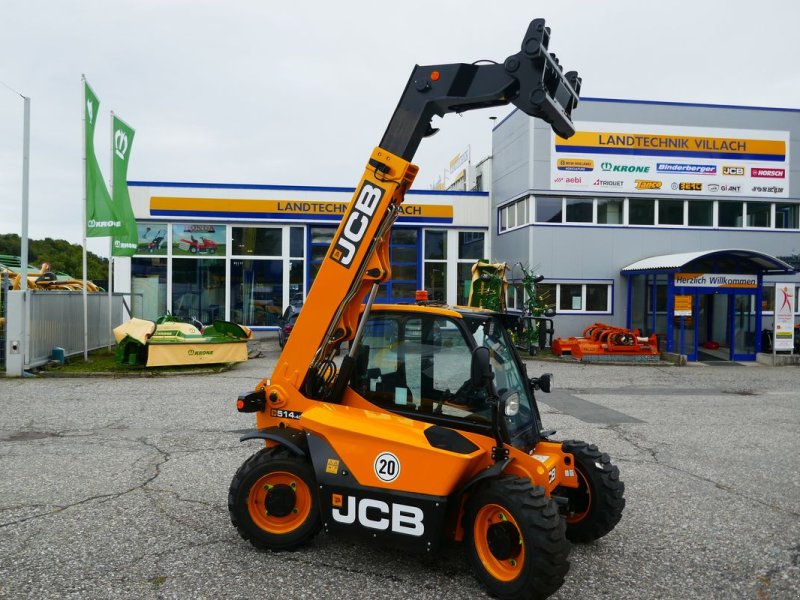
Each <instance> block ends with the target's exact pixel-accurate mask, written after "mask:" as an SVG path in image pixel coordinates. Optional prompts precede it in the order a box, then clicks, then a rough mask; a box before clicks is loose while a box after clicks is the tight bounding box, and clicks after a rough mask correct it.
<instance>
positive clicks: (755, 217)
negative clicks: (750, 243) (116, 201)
mask: <svg viewBox="0 0 800 600" xmlns="http://www.w3.org/2000/svg"><path fill="white" fill-rule="evenodd" d="M771 224H772V204H770V203H769V202H748V203H747V226H748V227H769V226H770V225H771Z"/></svg>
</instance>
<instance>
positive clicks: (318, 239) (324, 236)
mask: <svg viewBox="0 0 800 600" xmlns="http://www.w3.org/2000/svg"><path fill="white" fill-rule="evenodd" d="M335 233H336V229H335V228H334V227H312V228H311V272H310V274H309V276H310V281H309V282H308V285H309V288H310V287H311V284H312V283H313V281H314V279H316V277H317V273H318V272H319V268H320V267H321V266H322V261H323V260H325V255H326V254H327V253H328V248H330V245H331V242H332V241H333V236H334V234H335Z"/></svg>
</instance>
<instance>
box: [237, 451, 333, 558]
mask: <svg viewBox="0 0 800 600" xmlns="http://www.w3.org/2000/svg"><path fill="white" fill-rule="evenodd" d="M228 511H229V512H230V516H231V522H232V523H233V525H234V527H236V529H237V531H238V532H239V535H241V536H242V538H244V539H245V540H248V541H249V542H250V543H251V544H253V545H254V546H256V547H257V548H265V549H269V550H288V549H291V548H294V547H296V546H300V545H302V544H304V543H306V542H308V541H309V540H310V539H311V538H312V537H314V535H316V534H317V532H318V531H319V530H320V526H321V521H320V515H319V502H318V499H317V495H316V482H315V478H314V471H313V469H312V467H311V465H310V464H309V462H308V461H307V460H304V459H302V458H299V457H296V456H292V455H291V454H290V453H289V452H288V451H287V450H286V449H285V448H280V447H278V448H265V449H263V450H261V451H259V452H257V453H256V454H254V455H253V456H251V457H250V458H249V459H247V460H246V461H245V462H244V464H243V465H242V466H241V467H239V470H238V471H237V472H236V475H234V477H233V481H231V487H230V491H229V492H228Z"/></svg>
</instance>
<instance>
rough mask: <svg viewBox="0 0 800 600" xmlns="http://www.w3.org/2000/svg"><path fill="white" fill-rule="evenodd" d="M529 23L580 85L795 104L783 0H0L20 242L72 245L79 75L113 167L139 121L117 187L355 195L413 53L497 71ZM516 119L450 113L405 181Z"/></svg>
mask: <svg viewBox="0 0 800 600" xmlns="http://www.w3.org/2000/svg"><path fill="white" fill-rule="evenodd" d="M537 17H544V18H545V19H546V20H547V25H548V26H549V27H551V28H552V33H551V43H550V49H551V51H554V52H556V53H557V54H558V56H559V59H560V60H561V64H562V65H563V66H565V68H566V70H577V71H578V72H579V73H580V75H581V77H582V78H583V89H582V95H583V96H587V97H604V98H631V99H645V100H668V101H677V102H702V103H717V104H737V105H749V106H777V107H789V108H800V66H798V61H800V35H798V32H797V27H798V23H800V2H798V1H797V0H760V1H758V2H755V1H753V0H749V1H744V0H692V1H685V0H669V1H663V2H644V1H642V0H583V1H577V0H575V1H566V0H550V1H549V2H536V1H531V0H526V1H517V0H514V1H500V0H496V1H495V2H489V1H486V0H483V1H471V0H459V1H451V0H447V1H436V0H427V1H419V0H405V1H401V2H386V3H381V2H374V1H373V2H367V1H347V2H331V1H321V0H304V1H300V2H294V3H290V2H270V1H268V0H226V1H224V2H223V1H221V0H217V1H207V0H135V1H128V2H123V1H120V0H80V1H75V0H2V2H0V82H3V83H4V84H5V85H7V86H10V87H11V88H13V89H14V90H17V91H18V92H20V93H22V94H24V95H26V96H29V97H30V98H31V106H32V111H31V112H32V120H31V163H30V222H29V234H30V237H32V238H42V237H46V236H49V237H55V238H63V239H67V240H70V241H72V242H80V240H81V235H82V234H81V212H82V208H81V202H82V196H83V192H82V189H81V185H82V183H81V182H82V175H81V170H82V162H81V158H82V141H81V136H82V122H81V119H82V115H83V112H82V110H83V108H82V102H83V89H82V86H81V74H82V73H85V74H86V77H87V79H88V81H89V83H90V84H91V86H92V88H93V89H94V91H95V92H96V94H97V96H98V97H99V99H100V102H101V105H100V111H101V113H100V114H101V118H100V120H99V122H98V127H97V131H96V137H95V145H96V147H97V154H98V160H99V161H100V164H101V167H102V168H103V169H104V170H105V172H106V176H107V177H108V175H109V173H108V170H109V163H110V158H109V150H108V146H109V143H108V142H106V140H108V139H109V135H110V134H109V129H110V118H109V116H108V111H111V110H113V111H115V113H116V114H117V115H119V116H120V117H121V118H122V119H124V120H126V121H127V122H128V123H130V124H131V126H132V127H134V128H135V129H136V138H135V141H134V144H133V149H132V154H131V162H130V167H129V171H128V176H129V179H130V180H137V181H142V180H144V181H177V182H215V183H216V182H221V183H248V184H276V185H311V186H314V185H316V186H343V187H354V186H355V185H356V183H357V182H358V180H359V178H360V176H361V173H362V170H363V167H364V164H365V162H366V160H367V159H368V158H369V154H370V152H371V150H372V148H373V147H374V146H376V145H377V144H378V142H379V141H380V138H381V136H382V135H383V132H384V130H385V128H386V125H387V123H388V120H389V118H390V116H391V114H392V112H393V110H394V108H395V106H396V104H397V101H398V99H399V96H400V93H401V92H402V90H403V87H404V86H405V83H406V80H407V79H408V76H409V74H410V72H411V69H412V68H413V66H414V65H415V64H439V63H451V62H466V63H470V62H474V61H476V60H480V59H493V60H497V61H499V62H501V61H502V60H504V59H505V58H506V57H507V56H509V55H510V54H513V53H515V52H517V51H518V50H519V44H520V42H521V41H522V36H523V35H524V33H525V30H526V28H527V25H528V22H529V21H530V20H532V19H534V18H537ZM22 107H23V102H22V99H21V98H20V97H19V96H18V95H16V94H15V93H13V92H12V91H10V90H9V89H7V88H6V87H3V86H2V85H0V233H9V232H17V233H19V232H20V231H21V228H22V225H21V196H22V193H21V188H22V183H21V182H22V176H21V173H22V121H23V110H22ZM510 110H511V109H510V108H507V107H504V108H497V109H487V110H480V111H473V112H471V113H467V114H465V115H463V116H458V115H448V116H446V117H445V119H444V120H443V121H442V122H441V123H439V124H438V126H439V127H440V128H441V131H440V133H439V134H438V135H436V136H434V137H433V138H429V139H426V140H424V141H423V143H422V145H421V147H420V150H419V151H418V153H417V155H416V158H415V162H416V163H417V164H418V165H419V166H420V168H421V170H420V174H419V175H418V177H417V182H416V184H415V187H416V188H418V189H425V188H428V187H429V186H430V184H431V183H432V182H433V181H434V180H435V179H436V177H437V176H438V175H439V174H440V173H441V172H442V170H443V168H444V167H445V166H446V165H447V163H448V162H449V159H450V158H451V157H452V156H453V155H455V154H457V153H459V152H461V151H462V150H464V149H465V148H466V147H467V146H470V148H471V151H472V158H473V162H476V161H477V160H479V159H480V158H482V157H484V156H485V155H487V154H488V153H489V152H490V140H491V126H492V121H490V120H489V117H490V116H497V117H500V118H502V117H503V116H505V115H506V114H508V113H509V112H510ZM578 114H579V113H578ZM742 126H743V127H746V126H747V124H746V123H743V124H742ZM90 248H91V249H92V250H95V251H97V252H99V253H101V254H105V255H107V249H108V246H107V242H99V241H98V240H92V241H91V244H90Z"/></svg>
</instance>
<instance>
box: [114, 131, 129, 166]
mask: <svg viewBox="0 0 800 600" xmlns="http://www.w3.org/2000/svg"><path fill="white" fill-rule="evenodd" d="M128 146H129V144H128V134H127V133H125V132H124V131H122V130H121V129H117V130H116V131H115V132H114V153H115V154H116V155H117V156H118V157H119V159H120V160H125V155H126V154H127V153H128Z"/></svg>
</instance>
